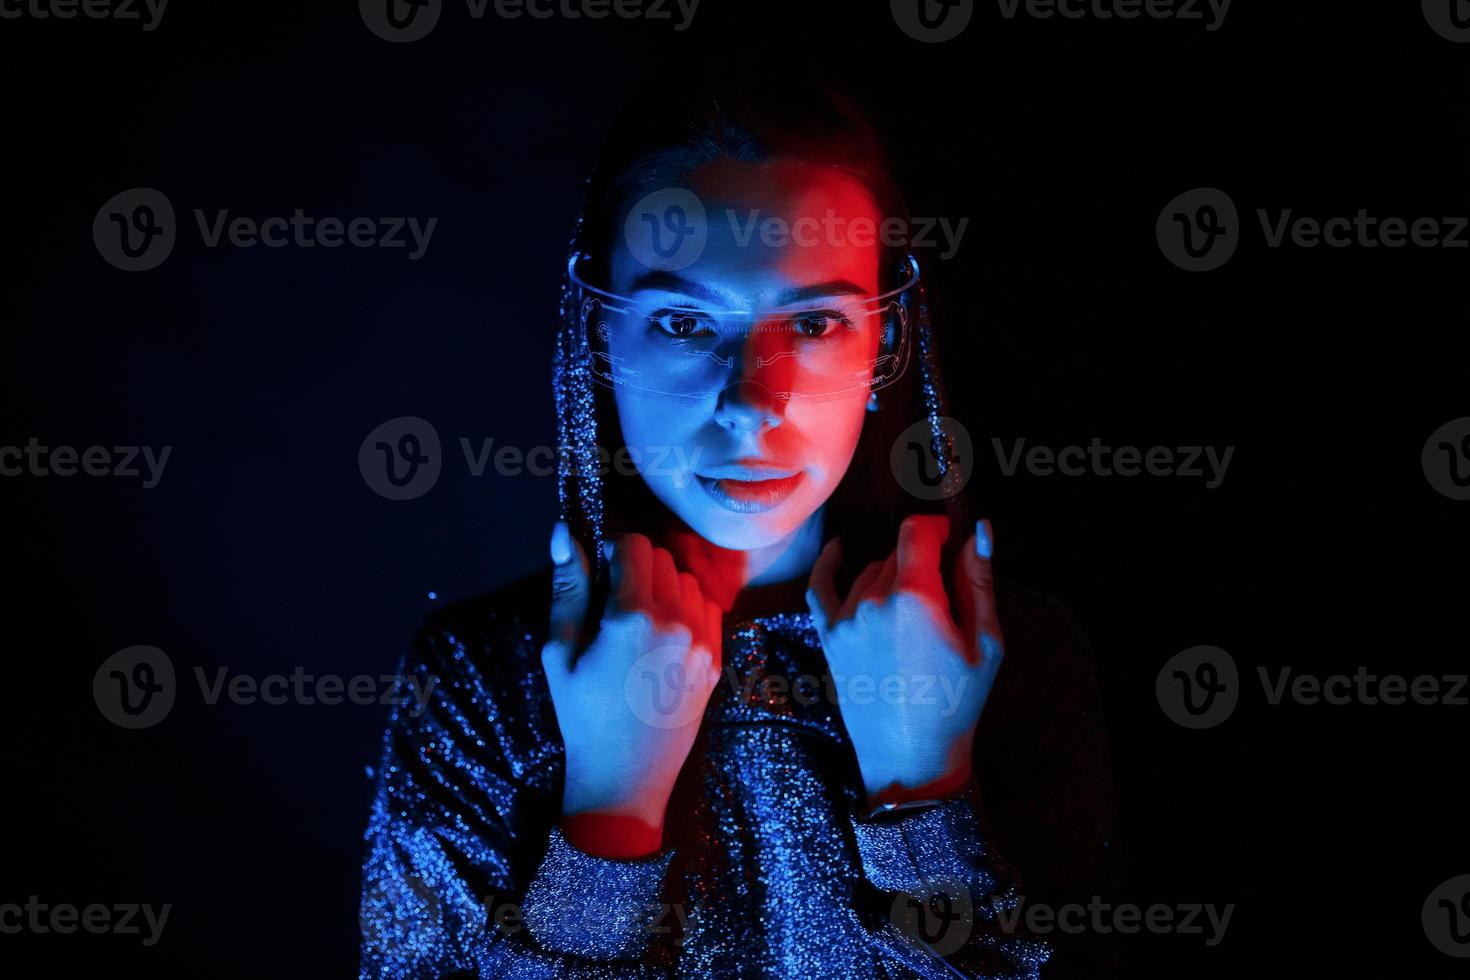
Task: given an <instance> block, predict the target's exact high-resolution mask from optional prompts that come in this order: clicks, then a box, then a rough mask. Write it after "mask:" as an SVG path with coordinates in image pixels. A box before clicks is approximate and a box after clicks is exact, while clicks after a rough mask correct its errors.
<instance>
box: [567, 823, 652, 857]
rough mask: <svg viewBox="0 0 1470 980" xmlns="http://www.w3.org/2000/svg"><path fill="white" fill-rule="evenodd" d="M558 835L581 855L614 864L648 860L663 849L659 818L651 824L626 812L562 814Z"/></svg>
mask: <svg viewBox="0 0 1470 980" xmlns="http://www.w3.org/2000/svg"><path fill="white" fill-rule="evenodd" d="M561 833H562V836H563V837H565V838H566V840H567V843H569V844H571V845H572V846H573V847H575V848H576V849H577V850H579V851H581V852H582V853H584V854H590V855H592V856H593V857H600V858H609V859H612V860H617V861H634V860H640V859H643V858H647V857H651V856H653V855H654V854H657V853H658V852H659V851H660V850H662V849H663V842H664V828H663V820H662V818H661V817H660V819H659V820H658V822H657V823H650V822H649V821H648V820H646V819H645V818H643V817H641V816H637V815H635V814H629V813H607V812H597V811H588V812H582V813H571V814H563V815H562V818H561Z"/></svg>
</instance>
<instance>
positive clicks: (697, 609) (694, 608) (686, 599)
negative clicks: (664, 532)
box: [665, 552, 709, 643]
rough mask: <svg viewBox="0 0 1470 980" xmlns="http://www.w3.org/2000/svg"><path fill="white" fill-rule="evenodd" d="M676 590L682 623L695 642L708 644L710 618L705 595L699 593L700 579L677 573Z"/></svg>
mask: <svg viewBox="0 0 1470 980" xmlns="http://www.w3.org/2000/svg"><path fill="white" fill-rule="evenodd" d="M665 554H668V552H665ZM674 588H675V590H676V591H675V596H676V597H677V600H676V601H677V602H678V604H679V620H680V622H682V623H684V624H685V625H686V626H688V627H689V635H690V636H691V637H692V638H693V642H695V643H708V642H709V636H708V625H709V618H708V616H706V615H705V609H704V595H703V593H701V592H700V591H699V579H697V578H695V577H694V576H693V575H691V574H690V573H689V572H675V573H674Z"/></svg>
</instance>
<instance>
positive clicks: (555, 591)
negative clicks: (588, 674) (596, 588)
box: [547, 521, 592, 668]
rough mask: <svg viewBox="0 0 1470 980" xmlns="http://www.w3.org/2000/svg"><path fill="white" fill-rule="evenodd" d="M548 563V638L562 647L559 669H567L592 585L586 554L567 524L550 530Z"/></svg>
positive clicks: (558, 525)
mask: <svg viewBox="0 0 1470 980" xmlns="http://www.w3.org/2000/svg"><path fill="white" fill-rule="evenodd" d="M551 562H552V569H551V628H550V630H549V631H548V633H547V639H548V641H549V642H551V643H555V644H557V645H558V646H559V647H560V648H561V652H562V655H563V656H564V658H565V662H564V663H563V665H562V666H563V667H566V668H570V666H571V656H572V651H573V649H574V647H575V646H576V639H577V633H578V631H579V630H580V629H581V627H582V620H583V619H585V618H586V615H587V601H588V596H590V595H591V593H592V583H591V580H590V577H589V572H588V565H587V555H586V553H585V552H583V550H582V544H581V542H580V541H578V540H577V539H576V538H575V537H574V536H573V535H572V532H571V529H570V528H569V527H567V522H566V521H557V522H556V524H555V525H554V526H553V527H552V529H551Z"/></svg>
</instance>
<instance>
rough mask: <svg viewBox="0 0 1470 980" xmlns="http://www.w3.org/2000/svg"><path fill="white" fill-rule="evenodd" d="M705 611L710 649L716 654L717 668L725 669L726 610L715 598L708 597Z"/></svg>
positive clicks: (705, 602) (715, 662) (717, 669)
mask: <svg viewBox="0 0 1470 980" xmlns="http://www.w3.org/2000/svg"><path fill="white" fill-rule="evenodd" d="M704 611H705V613H704V614H705V618H706V621H707V623H708V627H707V628H708V631H709V636H710V650H711V651H712V652H713V653H714V655H715V659H714V664H715V670H716V671H719V670H721V669H723V664H724V659H725V625H724V610H722V609H721V608H720V604H719V603H717V602H715V601H714V600H713V599H706V600H705V601H704Z"/></svg>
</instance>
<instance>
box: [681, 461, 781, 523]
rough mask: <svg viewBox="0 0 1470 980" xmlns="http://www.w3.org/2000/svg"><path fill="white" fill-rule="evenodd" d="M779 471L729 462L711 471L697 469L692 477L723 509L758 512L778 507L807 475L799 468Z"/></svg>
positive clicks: (745, 512) (747, 512)
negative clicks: (790, 470)
mask: <svg viewBox="0 0 1470 980" xmlns="http://www.w3.org/2000/svg"><path fill="white" fill-rule="evenodd" d="M779 473H780V471H777V470H770V469H764V468H760V467H752V468H745V467H738V466H729V467H719V468H717V469H715V470H714V471H713V472H712V473H710V474H703V473H696V474H695V475H694V479H695V480H696V481H698V483H699V485H700V486H701V487H704V491H705V493H707V494H709V495H710V496H711V497H713V498H714V500H715V503H717V504H719V505H720V506H721V507H724V508H725V509H726V510H732V511H735V512H736V513H737V514H758V513H760V512H762V511H767V510H772V509H774V508H776V507H779V506H780V505H781V504H782V503H784V502H785V500H786V498H788V497H790V496H791V495H792V494H793V493H795V492H796V488H797V487H798V486H800V484H801V481H802V480H804V479H805V478H806V474H804V473H802V472H800V471H797V472H795V473H789V474H785V475H778V474H779Z"/></svg>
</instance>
